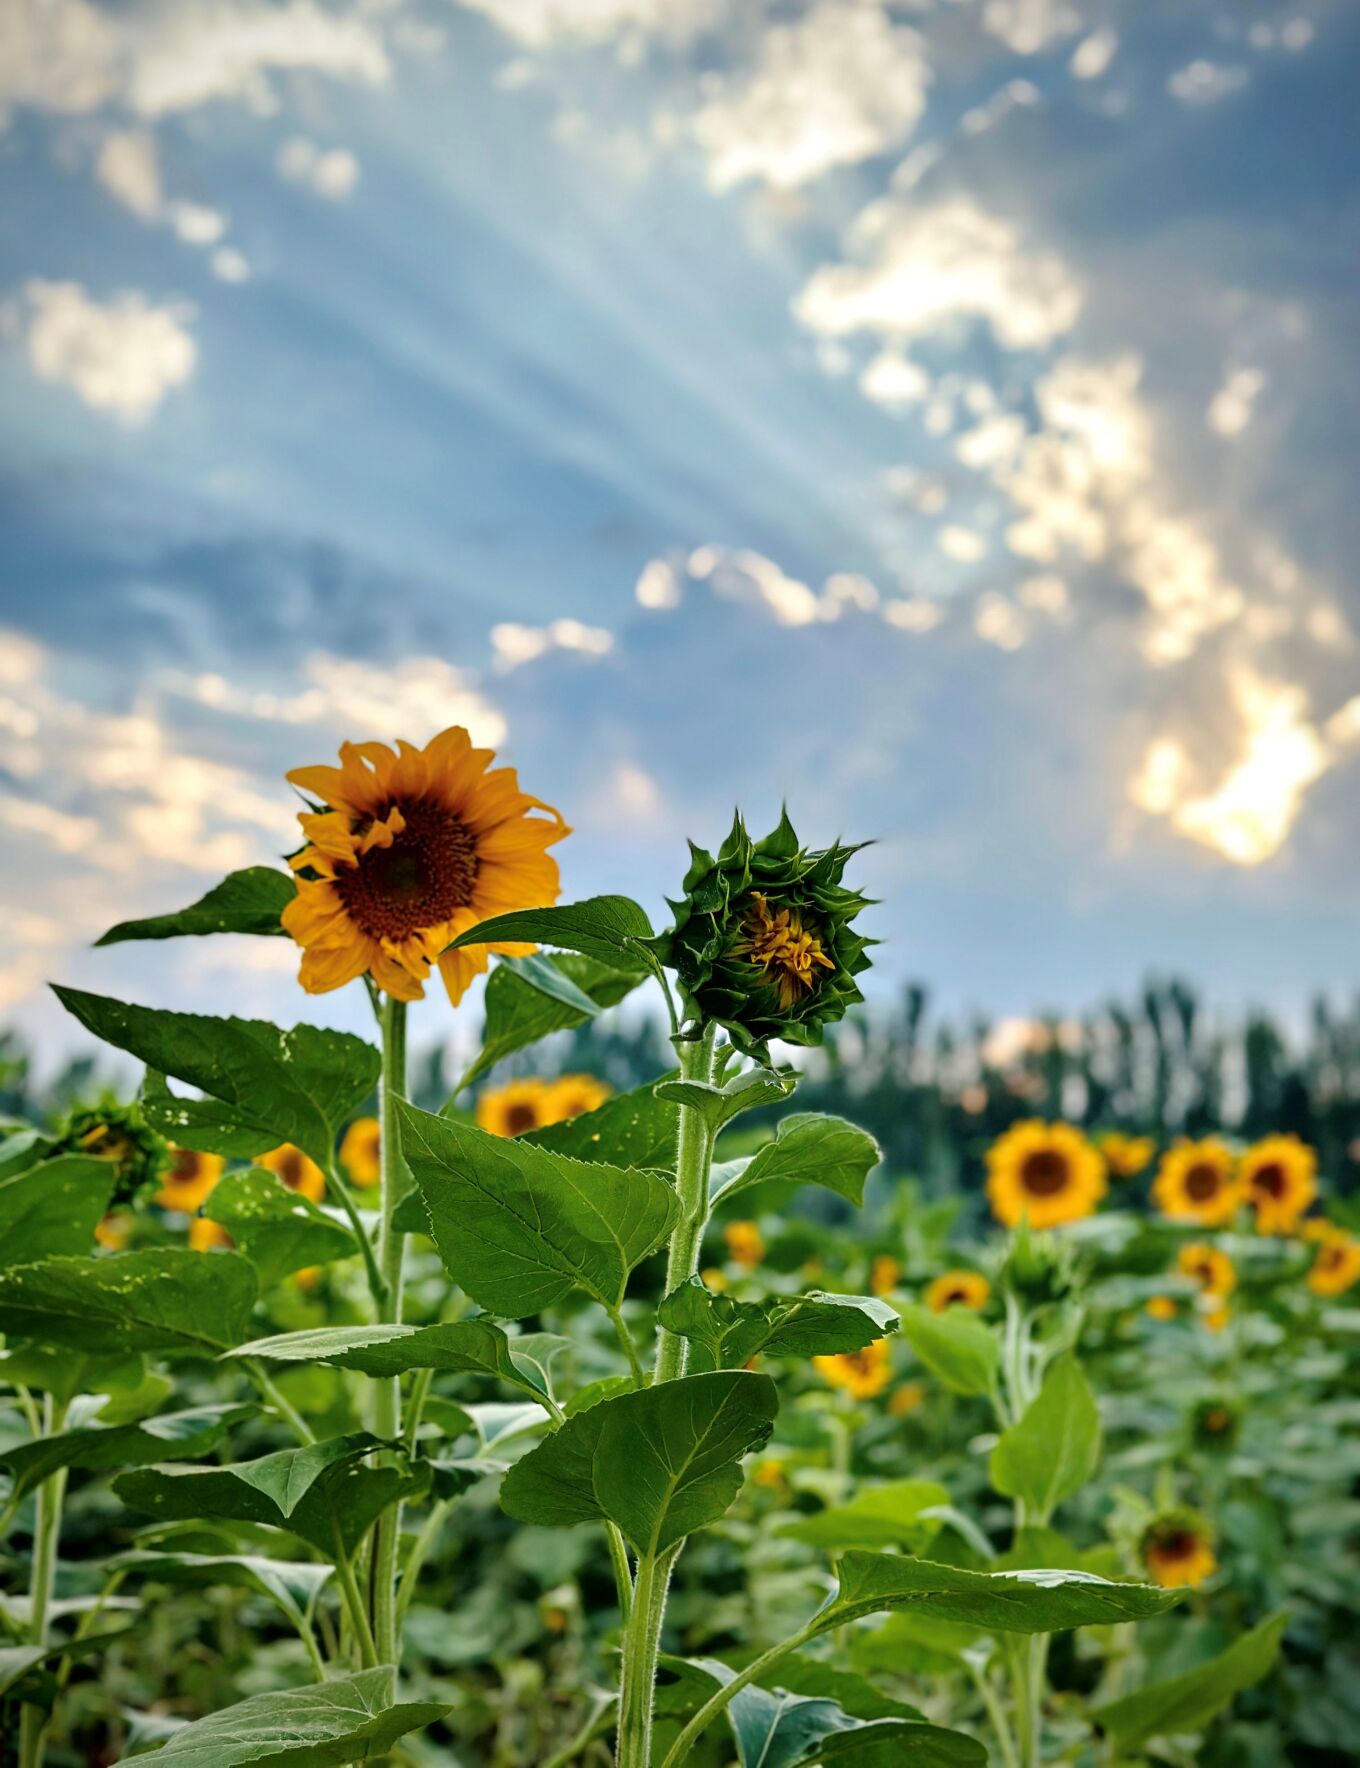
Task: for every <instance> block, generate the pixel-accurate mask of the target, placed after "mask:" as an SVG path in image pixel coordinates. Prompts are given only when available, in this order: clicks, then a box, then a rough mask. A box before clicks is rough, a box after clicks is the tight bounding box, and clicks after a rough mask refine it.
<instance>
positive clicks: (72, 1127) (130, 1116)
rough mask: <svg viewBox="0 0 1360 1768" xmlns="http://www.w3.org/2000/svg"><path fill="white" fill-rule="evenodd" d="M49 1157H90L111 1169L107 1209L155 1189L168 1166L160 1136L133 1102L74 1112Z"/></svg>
mask: <svg viewBox="0 0 1360 1768" xmlns="http://www.w3.org/2000/svg"><path fill="white" fill-rule="evenodd" d="M51 1153H52V1154H53V1155H57V1154H89V1155H92V1156H93V1157H94V1158H95V1159H96V1160H107V1161H109V1162H110V1163H111V1164H112V1165H113V1166H114V1167H116V1168H117V1172H118V1182H117V1184H116V1186H115V1187H114V1191H113V1196H112V1198H111V1199H110V1203H109V1207H110V1208H111V1209H113V1208H117V1206H118V1205H119V1204H124V1203H131V1202H133V1200H134V1199H136V1198H139V1197H144V1196H146V1195H148V1194H149V1193H150V1192H152V1191H154V1190H156V1189H157V1187H158V1186H159V1185H160V1184H161V1183H162V1182H163V1181H164V1178H165V1173H166V1170H167V1168H168V1167H169V1165H170V1150H169V1147H168V1145H167V1144H166V1141H165V1138H164V1137H163V1136H160V1135H158V1134H157V1133H156V1131H155V1130H153V1129H152V1128H151V1126H150V1124H148V1123H147V1121H146V1119H145V1117H143V1115H142V1108H141V1106H140V1105H138V1104H137V1103H136V1102H135V1101H134V1102H133V1103H131V1104H127V1105H122V1104H119V1103H118V1101H117V1100H115V1099H105V1100H103V1101H101V1102H100V1103H99V1104H98V1105H94V1106H90V1107H88V1108H86V1109H84V1110H77V1111H73V1112H72V1113H71V1115H70V1116H69V1117H68V1118H67V1120H66V1122H65V1123H64V1124H63V1125H62V1127H61V1130H60V1132H59V1134H58V1137H57V1141H56V1144H55V1146H54V1147H53V1148H52V1150H51Z"/></svg>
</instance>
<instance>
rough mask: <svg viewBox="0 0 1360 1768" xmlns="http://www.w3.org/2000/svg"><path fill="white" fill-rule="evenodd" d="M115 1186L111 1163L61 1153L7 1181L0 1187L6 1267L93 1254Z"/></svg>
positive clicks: (1, 1239)
mask: <svg viewBox="0 0 1360 1768" xmlns="http://www.w3.org/2000/svg"><path fill="white" fill-rule="evenodd" d="M117 1182H118V1169H117V1167H116V1166H115V1165H114V1164H113V1162H112V1161H109V1160H92V1159H91V1158H90V1157H89V1156H88V1155H84V1154H60V1155H58V1156H57V1157H56V1158H55V1159H53V1160H45V1161H42V1162H40V1163H39V1164H38V1165H37V1166H33V1167H30V1168H29V1169H28V1171H27V1172H21V1173H17V1174H16V1175H15V1176H14V1177H13V1178H9V1179H6V1180H5V1181H4V1182H3V1184H0V1247H3V1248H4V1260H5V1263H6V1264H7V1265H20V1264H24V1265H26V1264H32V1263H33V1261H34V1260H35V1259H41V1258H50V1257H52V1256H53V1255H54V1254H63V1253H66V1254H74V1253H88V1252H90V1251H91V1250H92V1248H93V1246H94V1231H95V1229H96V1228H97V1227H98V1225H99V1222H100V1218H101V1217H102V1216H103V1214H104V1212H105V1211H106V1210H107V1209H108V1207H109V1199H110V1198H111V1197H112V1196H113V1188H114V1186H115V1185H116V1184H117Z"/></svg>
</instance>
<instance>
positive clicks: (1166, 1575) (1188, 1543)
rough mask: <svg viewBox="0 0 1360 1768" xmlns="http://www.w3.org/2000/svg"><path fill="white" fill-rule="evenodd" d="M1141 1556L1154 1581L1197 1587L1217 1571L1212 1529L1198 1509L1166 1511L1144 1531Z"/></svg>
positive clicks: (1166, 1586)
mask: <svg viewBox="0 0 1360 1768" xmlns="http://www.w3.org/2000/svg"><path fill="white" fill-rule="evenodd" d="M1138 1555H1139V1558H1140V1559H1141V1560H1142V1562H1143V1564H1144V1566H1145V1567H1146V1568H1147V1573H1148V1576H1149V1577H1150V1578H1151V1579H1152V1581H1153V1582H1154V1583H1155V1584H1160V1585H1162V1587H1163V1588H1164V1589H1167V1590H1179V1589H1185V1588H1194V1587H1195V1586H1196V1585H1199V1584H1202V1583H1204V1581H1205V1580H1206V1578H1211V1577H1212V1576H1213V1575H1214V1573H1215V1572H1216V1571H1217V1570H1218V1560H1217V1559H1216V1557H1215V1556H1214V1537H1213V1531H1212V1530H1211V1529H1210V1527H1209V1524H1208V1523H1207V1522H1206V1520H1205V1519H1204V1517H1202V1516H1201V1515H1200V1514H1199V1512H1198V1511H1197V1510H1189V1509H1177V1510H1164V1511H1163V1512H1162V1513H1161V1514H1160V1515H1159V1516H1154V1517H1153V1519H1152V1521H1151V1522H1150V1523H1149V1524H1148V1525H1147V1527H1146V1528H1145V1529H1144V1530H1143V1533H1142V1537H1141V1539H1140V1540H1139V1543H1138Z"/></svg>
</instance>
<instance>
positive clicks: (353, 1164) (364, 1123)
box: [340, 1117, 382, 1191]
mask: <svg viewBox="0 0 1360 1768" xmlns="http://www.w3.org/2000/svg"><path fill="white" fill-rule="evenodd" d="M340 1164H341V1166H343V1167H344V1169H345V1171H346V1172H347V1173H348V1174H349V1177H350V1183H351V1184H354V1185H357V1186H358V1187H359V1189H360V1190H361V1191H371V1190H372V1189H373V1187H374V1186H375V1185H377V1184H380V1183H381V1182H382V1126H381V1125H380V1124H379V1122H378V1120H377V1118H376V1117H356V1118H355V1120H354V1122H353V1123H352V1124H351V1125H350V1126H349V1128H348V1129H347V1130H346V1131H345V1133H344V1136H343V1137H342V1138H341V1142H340Z"/></svg>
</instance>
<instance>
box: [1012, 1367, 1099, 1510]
mask: <svg viewBox="0 0 1360 1768" xmlns="http://www.w3.org/2000/svg"><path fill="white" fill-rule="evenodd" d="M1099 1464H1100V1413H1099V1411H1098V1409H1097V1407H1096V1397H1095V1395H1094V1394H1093V1393H1092V1392H1091V1384H1090V1382H1089V1381H1087V1379H1086V1377H1085V1375H1083V1373H1082V1370H1081V1364H1080V1363H1078V1361H1077V1359H1076V1358H1075V1357H1074V1356H1064V1357H1059V1358H1058V1360H1057V1362H1055V1363H1053V1364H1051V1365H1050V1367H1049V1369H1048V1372H1047V1374H1046V1375H1045V1376H1044V1382H1043V1386H1042V1387H1041V1388H1040V1389H1039V1392H1038V1395H1037V1396H1036V1398H1035V1399H1034V1401H1033V1402H1032V1404H1031V1405H1030V1406H1029V1407H1028V1408H1027V1409H1026V1411H1025V1414H1024V1416H1023V1417H1022V1418H1020V1419H1017V1421H1016V1422H1015V1423H1014V1424H1012V1425H1011V1426H1010V1428H1009V1429H1008V1430H1005V1431H1003V1432H1002V1434H1001V1437H1000V1439H999V1440H998V1442H997V1445H996V1447H995V1448H994V1449H993V1450H992V1459H991V1477H992V1484H993V1485H994V1486H995V1487H996V1489H997V1491H998V1492H1003V1493H1004V1494H1005V1495H1006V1497H1008V1498H1023V1499H1024V1501H1025V1503H1026V1505H1027V1506H1028V1507H1029V1510H1030V1512H1031V1513H1032V1514H1033V1515H1034V1516H1035V1517H1036V1518H1037V1519H1038V1520H1039V1521H1040V1522H1046V1521H1047V1520H1048V1518H1049V1517H1050V1516H1052V1514H1053V1512H1054V1511H1055V1510H1056V1509H1057V1507H1058V1505H1059V1504H1061V1503H1062V1502H1063V1500H1064V1499H1065V1498H1070V1497H1071V1496H1072V1494H1073V1493H1074V1492H1078V1491H1080V1490H1081V1488H1082V1487H1083V1486H1084V1485H1085V1484H1086V1482H1087V1480H1089V1479H1090V1478H1091V1476H1092V1474H1094V1472H1095V1470H1096V1468H1097V1467H1098V1466H1099Z"/></svg>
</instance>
